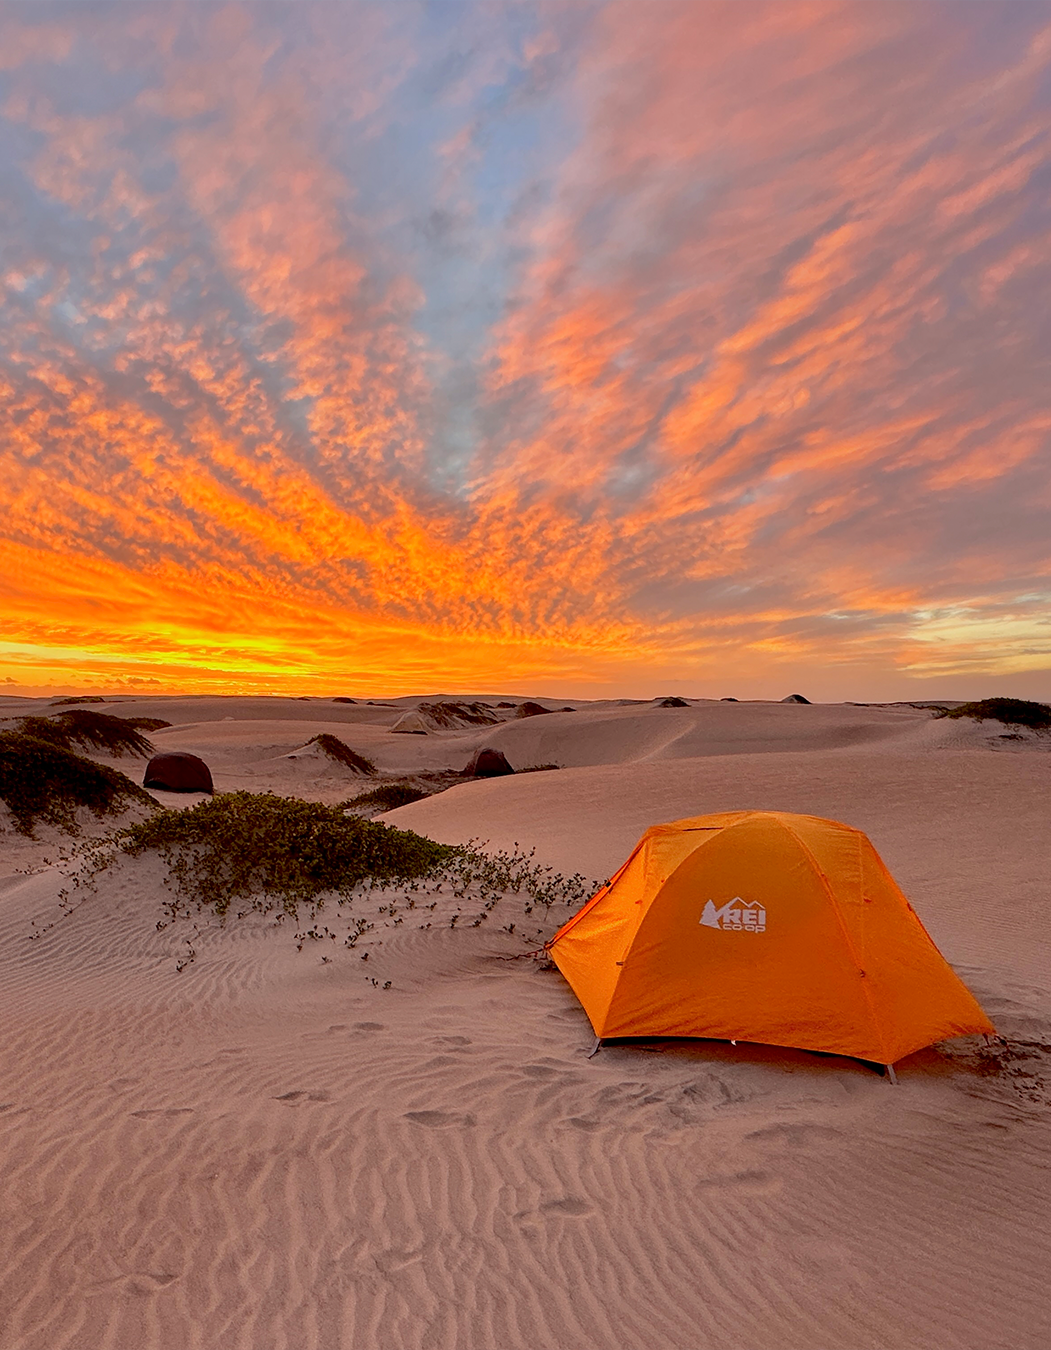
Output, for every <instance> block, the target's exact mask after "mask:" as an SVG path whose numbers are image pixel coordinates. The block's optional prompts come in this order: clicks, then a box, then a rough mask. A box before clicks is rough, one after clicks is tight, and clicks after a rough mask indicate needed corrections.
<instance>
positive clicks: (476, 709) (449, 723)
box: [416, 702, 500, 728]
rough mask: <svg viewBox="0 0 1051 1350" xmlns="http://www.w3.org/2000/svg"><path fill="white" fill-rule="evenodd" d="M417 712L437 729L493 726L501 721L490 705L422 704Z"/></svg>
mask: <svg viewBox="0 0 1051 1350" xmlns="http://www.w3.org/2000/svg"><path fill="white" fill-rule="evenodd" d="M416 711H417V712H418V713H419V714H420V716H421V717H425V718H426V719H427V720H428V721H429V722H432V723H433V724H434V725H435V726H436V727H448V728H455V727H461V726H492V724H493V723H494V722H498V721H499V720H500V719H499V718H498V717H497V715H496V713H494V712H493V710H492V709H491V708H490V707H489V704H488V703H477V702H476V703H451V702H445V703H421V704H419V706H418V707H417V709H416Z"/></svg>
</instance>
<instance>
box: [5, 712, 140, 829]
mask: <svg viewBox="0 0 1051 1350" xmlns="http://www.w3.org/2000/svg"><path fill="white" fill-rule="evenodd" d="M25 720H27V721H30V720H37V719H28V718H27V719H25ZM0 799H2V800H3V801H4V802H5V804H6V805H7V808H8V810H9V811H10V812H11V815H12V816H13V817H14V822H15V828H16V829H18V830H19V831H20V832H21V833H22V834H28V835H31V834H32V833H33V829H34V826H35V825H36V822H37V821H38V820H40V821H43V822H44V823H45V824H48V825H56V826H58V828H59V829H63V830H67V831H68V832H69V833H70V834H77V833H78V832H79V831H78V826H77V819H76V813H77V809H78V808H79V807H82V806H86V807H87V808H88V809H89V810H91V811H93V812H94V813H95V815H96V816H99V817H102V816H105V815H113V814H116V813H117V812H118V811H123V810H124V809H125V808H126V807H127V806H130V805H131V804H132V802H142V803H144V804H148V805H149V806H150V807H151V808H155V807H156V805H157V803H156V802H155V801H154V800H153V798H152V797H151V796H150V795H149V793H147V792H144V791H143V790H142V788H140V787H139V786H138V784H137V783H133V782H132V781H131V779H130V778H126V777H125V776H124V774H122V773H119V772H118V771H117V770H116V769H111V768H109V767H108V766H106V765H102V764H95V763H93V762H92V761H91V760H90V759H85V758H84V757H83V756H82V755H77V754H74V753H73V751H72V750H68V749H66V748H65V747H63V746H61V745H56V744H55V743H54V742H53V741H45V740H40V739H38V738H37V737H35V736H27V735H25V734H24V733H22V732H18V731H0Z"/></svg>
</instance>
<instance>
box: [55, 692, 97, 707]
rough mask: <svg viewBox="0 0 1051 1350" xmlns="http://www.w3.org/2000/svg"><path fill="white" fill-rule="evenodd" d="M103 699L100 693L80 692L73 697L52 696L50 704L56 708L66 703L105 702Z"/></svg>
mask: <svg viewBox="0 0 1051 1350" xmlns="http://www.w3.org/2000/svg"><path fill="white" fill-rule="evenodd" d="M105 701H106V700H105V699H104V698H103V697H102V695H101V694H81V695H79V696H78V697H75V698H53V699H52V700H51V704H50V706H51V707H52V708H58V707H61V706H62V705H63V704H68V703H105Z"/></svg>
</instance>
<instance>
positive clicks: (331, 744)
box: [307, 732, 376, 777]
mask: <svg viewBox="0 0 1051 1350" xmlns="http://www.w3.org/2000/svg"><path fill="white" fill-rule="evenodd" d="M307 745H316V746H318V747H319V748H320V749H321V750H323V751H324V752H325V754H326V755H328V757H329V759H334V760H336V762H337V763H339V764H345V765H346V766H347V768H348V769H353V770H354V771H355V773H364V774H368V775H369V776H370V777H371V776H372V775H373V774H374V773H375V772H376V766H375V764H373V762H372V760H371V759H366V757H365V756H364V755H359V754H358V753H357V751H356V750H352V749H351V748H350V746H349V745H345V744H344V743H343V741H341V740H340V739H339V737H338V736H330V735H329V734H328V733H327V732H322V733H321V735H320V736H314V737H312V738H311V739H310V740H309V741H307Z"/></svg>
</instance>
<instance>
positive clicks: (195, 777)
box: [142, 750, 215, 792]
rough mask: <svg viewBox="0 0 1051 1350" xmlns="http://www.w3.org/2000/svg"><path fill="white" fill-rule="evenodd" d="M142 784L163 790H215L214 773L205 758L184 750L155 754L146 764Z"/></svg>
mask: <svg viewBox="0 0 1051 1350" xmlns="http://www.w3.org/2000/svg"><path fill="white" fill-rule="evenodd" d="M142 786H143V787H147V788H160V789H161V790H162V791H163V792H214V790H215V789H214V788H213V787H212V774H211V770H210V769H209V768H208V765H207V764H205V762H204V760H203V759H198V757H197V756H196V755H190V754H187V753H186V751H184V750H169V751H166V752H165V753H164V754H161V755H154V757H153V758H152V759H151V760H150V762H149V764H147V765H146V773H145V774H144V775H143V779H142Z"/></svg>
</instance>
